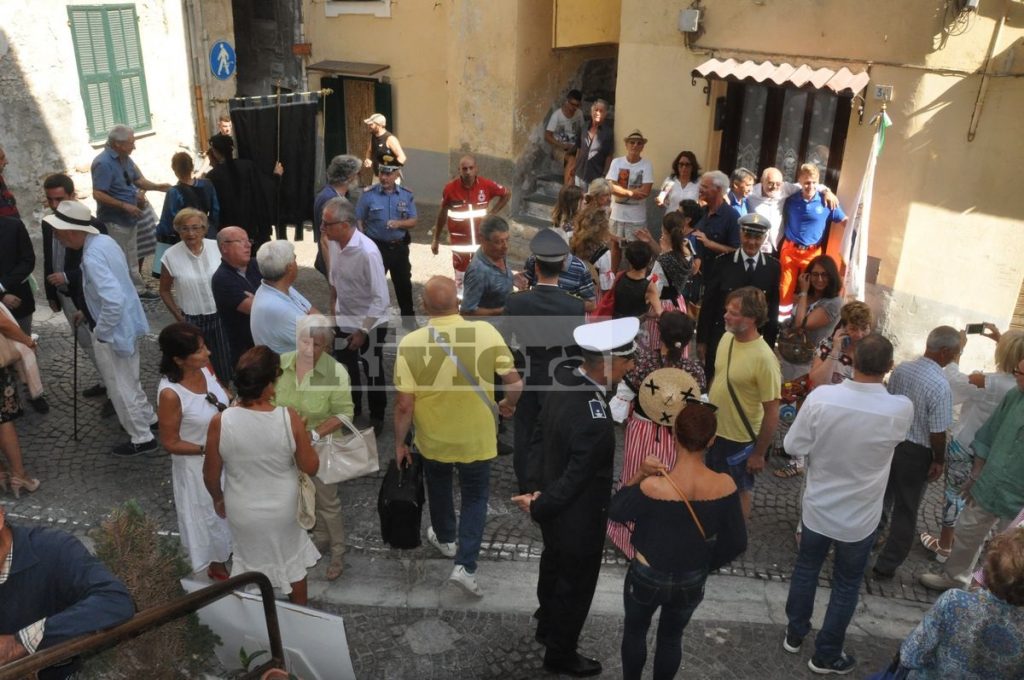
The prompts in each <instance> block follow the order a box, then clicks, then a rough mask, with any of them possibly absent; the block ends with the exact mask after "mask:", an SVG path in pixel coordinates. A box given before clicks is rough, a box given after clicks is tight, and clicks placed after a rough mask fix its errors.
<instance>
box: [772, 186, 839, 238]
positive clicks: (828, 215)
mask: <svg viewBox="0 0 1024 680" xmlns="http://www.w3.org/2000/svg"><path fill="white" fill-rule="evenodd" d="M782 214H783V217H785V220H786V239H787V240H789V241H792V242H793V243H796V244H798V245H801V246H816V245H818V243H820V242H821V237H822V236H824V234H825V227H826V225H828V223H829V222H842V221H843V220H845V219H846V213H844V212H843V209H842V208H841V207H839V206H838V205H837V206H836V208H835V210H829V208H828V206H827V205H825V198H824V196H823V195H822V193H821V192H820V191H816V192H815V193H814V198H812V199H811V200H809V201H808V200H807V199H805V198H804V195H803V193H801V192H799V191H798V192H797V193H795V194H793V195H792V196H790V197H789V198H787V199H786V203H785V205H784V207H783V209H782Z"/></svg>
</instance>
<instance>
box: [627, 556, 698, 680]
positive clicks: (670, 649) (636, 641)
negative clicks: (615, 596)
mask: <svg viewBox="0 0 1024 680" xmlns="http://www.w3.org/2000/svg"><path fill="white" fill-rule="evenodd" d="M707 577H708V573H707V571H706V570H703V569H701V570H698V571H690V572H686V573H685V574H681V575H679V576H673V575H672V574H667V573H665V572H661V571H658V570H656V569H652V568H651V567H648V566H644V565H643V564H640V562H639V561H638V560H633V561H632V562H631V563H630V565H629V571H628V572H626V585H625V587H624V588H623V591H622V600H623V603H624V605H625V609H626V618H625V621H624V625H623V629H622V677H623V678H624V679H625V680H631V679H632V678H637V679H639V678H640V676H641V674H642V673H643V670H644V664H645V663H646V662H647V630H648V629H649V628H650V627H651V617H652V616H654V612H655V611H656V610H657V609H658V607H661V615H660V616H659V618H658V637H657V640H656V643H655V648H654V680H662V679H663V678H674V677H675V675H676V671H678V670H679V664H680V662H681V661H682V659H683V630H684V629H685V628H686V624H688V623H689V622H690V617H691V616H693V612H694V611H695V610H696V609H697V605H699V604H700V603H701V601H702V600H703V599H704V581H705V580H706V579H707Z"/></svg>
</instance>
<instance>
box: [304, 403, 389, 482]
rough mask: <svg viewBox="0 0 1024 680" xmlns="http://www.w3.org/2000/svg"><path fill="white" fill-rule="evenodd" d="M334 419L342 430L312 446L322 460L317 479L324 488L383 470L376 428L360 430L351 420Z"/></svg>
mask: <svg viewBox="0 0 1024 680" xmlns="http://www.w3.org/2000/svg"><path fill="white" fill-rule="evenodd" d="M335 418H337V419H338V420H340V421H341V428H342V429H340V430H337V431H335V432H332V433H331V434H328V435H325V436H323V437H321V438H320V441H318V442H316V443H315V444H313V448H314V449H315V450H316V455H317V457H318V458H319V459H320V469H319V470H317V472H316V476H317V478H318V479H319V480H320V481H321V482H323V483H324V484H336V483H338V482H344V481H347V480H349V479H355V478H356V477H363V476H364V475H372V474H373V473H375V472H377V471H378V470H380V463H379V462H378V460H377V437H376V436H375V435H374V433H373V428H372V427H368V428H366V429H365V430H357V429H356V426H355V425H353V424H352V421H351V420H349V418H348V416H345V415H342V414H340V413H339V414H338V415H336V416H335ZM346 429H347V430H348V432H347V433H346V431H345V430H346Z"/></svg>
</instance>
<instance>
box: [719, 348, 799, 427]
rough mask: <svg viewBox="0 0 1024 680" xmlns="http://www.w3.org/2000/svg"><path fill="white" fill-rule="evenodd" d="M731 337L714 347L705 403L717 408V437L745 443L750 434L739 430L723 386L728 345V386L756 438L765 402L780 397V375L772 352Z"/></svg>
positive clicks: (734, 412) (738, 424) (762, 417)
mask: <svg viewBox="0 0 1024 680" xmlns="http://www.w3.org/2000/svg"><path fill="white" fill-rule="evenodd" d="M734 339H735V338H734V336H733V334H732V333H728V332H727V333H726V334H725V335H723V336H722V339H721V341H720V342H719V343H718V351H717V352H716V353H715V378H714V381H713V382H712V383H711V391H710V392H709V393H708V399H709V400H710V401H711V403H712V404H714V405H715V406H717V407H718V432H717V433H716V434H717V435H718V436H719V437H725V438H726V439H731V440H732V441H734V442H749V441H750V434H749V433H748V432H747V428H746V427H744V426H743V421H742V420H741V419H740V416H739V414H738V413H737V412H736V405H735V404H734V403H733V401H732V397H730V396H729V388H728V387H726V384H725V369H726V366H727V365H728V356H729V345H733V350H732V364H731V365H730V366H729V382H731V383H732V389H733V390H734V391H735V392H736V398H737V399H738V400H739V402H740V405H741V406H742V407H743V412H744V413H745V414H746V415H747V420H749V421H750V426H751V427H752V428H754V434H755V435H756V434H757V433H758V431H759V430H760V429H761V421H762V420H763V419H764V407H763V406H762V404H763V403H764V402H766V401H772V400H773V399H779V398H780V397H781V396H782V371H781V370H780V368H779V360H778V359H777V358H776V357H775V353H774V352H773V351H772V348H771V347H769V346H768V343H766V342H765V341H764V340H763V339H761V338H760V337H758V338H757V339H756V340H753V341H751V342H740V341H739V340H736V341H735V343H734V342H733V341H734Z"/></svg>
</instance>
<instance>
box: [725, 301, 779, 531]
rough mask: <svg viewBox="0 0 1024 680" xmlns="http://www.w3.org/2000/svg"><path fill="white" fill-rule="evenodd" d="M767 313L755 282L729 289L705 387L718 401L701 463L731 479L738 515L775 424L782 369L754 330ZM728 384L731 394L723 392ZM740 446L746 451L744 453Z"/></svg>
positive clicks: (750, 497)
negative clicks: (708, 384) (737, 499)
mask: <svg viewBox="0 0 1024 680" xmlns="http://www.w3.org/2000/svg"><path fill="white" fill-rule="evenodd" d="M767 315H768V303H767V301H766V300H765V295H764V293H763V292H762V291H760V290H758V289H757V288H754V287H753V286H747V287H744V288H738V289H737V290H734V291H733V292H732V293H730V294H729V297H727V298H726V301H725V331H726V332H725V335H724V336H722V340H721V341H720V342H719V343H718V351H717V352H716V354H715V379H714V382H712V383H711V390H710V392H709V393H708V398H709V399H710V401H711V403H712V404H714V405H715V406H717V407H718V431H717V432H716V438H715V442H714V444H712V446H711V448H710V449H708V453H707V465H708V467H709V468H711V469H712V470H714V471H716V472H728V473H729V474H730V475H731V476H732V478H733V479H734V480H735V481H736V486H737V487H738V488H739V490H740V503H741V504H742V506H743V516H744V518H746V517H749V516H750V506H751V504H752V503H753V498H754V475H755V474H757V473H759V472H761V470H763V469H764V464H765V456H766V454H767V452H768V446H769V445H770V444H771V441H772V437H773V436H774V435H775V428H776V427H777V426H778V424H779V398H780V397H781V393H782V372H781V370H780V368H779V360H778V359H777V358H776V357H775V353H774V352H773V351H772V348H771V347H769V346H768V343H766V342H764V341H763V340H762V339H761V335H760V334H759V333H758V332H757V329H758V327H759V326H761V325H763V324H764V322H765V320H766V318H767ZM730 385H731V386H732V390H733V392H734V393H735V397H736V398H735V399H733V396H732V395H731V394H730V393H729V386H730ZM736 402H739V406H740V408H741V409H742V415H741V412H740V410H738V409H737V408H736ZM744 417H745V418H746V422H744ZM744 452H749V455H748V456H747V457H746V458H744V456H743V453H744ZM730 459H732V460H731V461H730Z"/></svg>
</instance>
